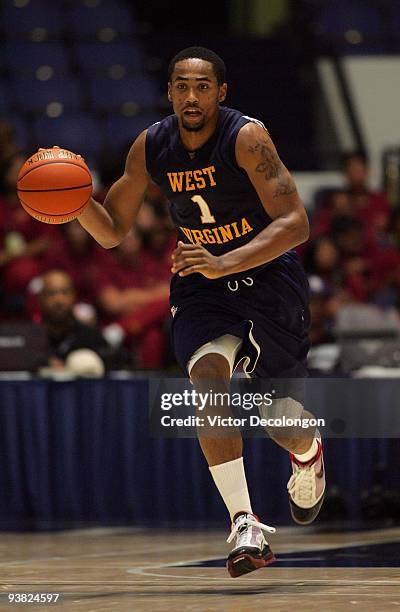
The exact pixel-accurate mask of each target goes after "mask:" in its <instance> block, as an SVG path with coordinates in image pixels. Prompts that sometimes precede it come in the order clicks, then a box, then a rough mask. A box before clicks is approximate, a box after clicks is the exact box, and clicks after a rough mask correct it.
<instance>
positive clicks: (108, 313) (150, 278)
mask: <svg viewBox="0 0 400 612" xmlns="http://www.w3.org/2000/svg"><path fill="white" fill-rule="evenodd" d="M162 266H163V264H162V263H161V265H160V269H161V268H162ZM157 277H158V278H157ZM98 286H99V294H98V302H99V305H100V308H101V310H102V313H103V318H104V319H105V320H106V321H107V322H108V323H115V322H117V323H118V324H119V325H120V326H121V328H122V329H123V331H124V332H125V334H127V341H128V343H130V345H131V346H132V347H133V348H134V350H135V351H136V365H137V366H138V367H141V368H153V369H154V368H160V367H162V365H163V362H164V357H165V352H166V343H167V338H166V333H165V331H164V327H165V323H166V321H167V320H168V319H169V317H170V311H169V301H168V295H169V283H168V282H166V281H165V280H163V276H162V274H160V275H157V265H156V262H155V260H154V258H153V257H151V256H150V255H149V254H148V253H147V252H145V251H144V250H143V249H142V237H141V234H140V233H139V231H138V230H137V229H136V228H134V229H132V230H131V232H130V233H129V234H128V236H127V237H126V238H125V240H124V241H123V242H122V243H121V244H120V245H119V246H118V247H116V248H115V249H114V257H113V259H112V260H110V261H109V262H108V265H107V266H104V267H103V269H102V270H101V272H100V275H99V281H98Z"/></svg>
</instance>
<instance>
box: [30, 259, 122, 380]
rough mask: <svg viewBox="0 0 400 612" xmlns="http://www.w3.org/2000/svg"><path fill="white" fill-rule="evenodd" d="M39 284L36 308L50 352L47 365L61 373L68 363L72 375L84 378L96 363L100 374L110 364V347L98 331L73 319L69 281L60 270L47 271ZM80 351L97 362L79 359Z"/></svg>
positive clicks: (73, 299) (82, 355) (71, 287)
mask: <svg viewBox="0 0 400 612" xmlns="http://www.w3.org/2000/svg"><path fill="white" fill-rule="evenodd" d="M41 280H42V287H41V290H40V293H39V305H40V312H41V317H42V324H43V325H44V326H45V327H46V329H47V334H48V340H49V345H50V351H51V354H50V358H49V364H48V365H49V366H51V367H53V368H56V369H57V368H58V369H63V368H65V367H66V366H67V365H68V364H71V363H72V364H73V370H74V373H80V374H82V375H85V374H87V373H88V364H89V366H90V367H91V368H92V367H93V364H96V363H97V369H98V372H99V373H101V372H100V370H102V371H104V366H105V365H107V364H108V363H109V361H110V357H111V350H110V347H109V345H108V343H107V342H106V340H105V339H104V337H103V336H102V334H101V332H100V331H99V330H98V329H96V328H95V327H92V326H89V325H85V324H83V323H81V322H79V321H78V320H77V319H76V317H75V314H74V304H75V290H74V286H73V283H72V279H71V277H70V276H69V275H68V274H66V273H65V272H63V271H61V270H51V271H49V272H46V273H45V274H44V275H43V277H42V279H41ZM80 349H89V350H90V351H91V352H92V353H94V354H95V355H97V356H98V358H96V357H93V355H92V356H90V353H87V352H86V353H84V354H82V353H81V354H80V357H79V354H78V356H77V355H76V351H78V350H80ZM71 355H72V357H70V356H71ZM99 358H100V361H99ZM77 364H78V365H77ZM79 364H81V371H80V372H79V371H78V370H79Z"/></svg>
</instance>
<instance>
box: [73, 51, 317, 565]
mask: <svg viewBox="0 0 400 612" xmlns="http://www.w3.org/2000/svg"><path fill="white" fill-rule="evenodd" d="M226 94H227V83H226V79H225V64H224V62H223V61H222V59H221V58H220V57H219V56H218V55H216V54H215V53H214V52H213V51H210V50H209V49H205V48H202V47H190V48H189V49H185V50H183V51H181V52H180V53H178V55H176V56H175V57H174V58H173V59H172V61H171V63H170V66H169V71H168V98H169V100H170V102H171V103H172V107H173V111H174V113H173V114H172V115H170V116H168V117H166V118H165V119H163V120H161V121H159V122H157V123H155V124H153V125H152V126H150V127H149V128H148V129H147V130H144V131H143V132H142V133H141V134H140V135H139V136H138V138H137V139H136V140H135V142H134V143H133V145H132V147H131V149H130V152H129V153H128V156H127V160H126V165H125V171H124V174H123V176H122V177H121V178H120V179H118V180H117V181H116V182H115V183H114V184H113V185H112V187H111V189H110V190H109V192H108V194H107V196H106V198H105V201H104V206H103V205H101V204H100V203H98V202H96V201H95V200H94V199H91V200H90V201H89V202H88V204H87V206H86V207H85V209H84V210H83V212H82V214H81V215H80V216H79V218H78V221H79V222H80V223H81V224H82V226H83V227H84V228H85V229H86V230H87V231H88V232H89V233H90V234H91V235H92V236H93V237H94V238H95V239H96V240H97V241H98V242H99V243H100V244H101V245H102V246H104V247H105V248H112V247H115V246H116V245H117V244H119V243H121V242H122V240H123V239H124V238H125V236H127V234H128V233H129V231H130V229H131V227H132V225H133V223H134V221H135V219H136V216H137V213H138V211H139V208H140V206H141V204H142V202H143V199H144V194H145V192H146V189H147V187H148V185H149V182H150V180H153V181H154V182H155V183H156V184H157V185H158V186H159V187H160V188H161V190H162V192H163V194H164V195H165V197H166V198H167V200H168V201H169V208H170V213H171V217H172V220H173V222H174V224H175V226H176V228H177V230H178V244H177V247H176V249H175V250H174V252H173V254H172V272H173V273H174V276H173V279H172V282H171V294H170V306H171V311H172V313H173V315H174V318H173V324H172V335H173V342H174V349H175V354H176V357H177V360H178V362H179V364H180V365H181V367H182V369H183V371H184V372H185V373H186V375H188V376H189V377H190V379H191V381H192V383H193V385H194V386H195V388H196V390H197V391H198V392H199V391H203V390H205V391H209V390H210V387H209V386H208V384H209V381H210V379H212V380H213V393H216V392H217V393H220V392H222V393H223V394H225V393H226V392H228V393H229V385H230V379H231V377H232V373H233V370H234V369H235V368H236V366H237V365H238V363H239V362H241V363H242V364H243V366H244V370H245V372H246V373H247V374H251V373H253V374H254V375H255V376H258V377H264V378H267V379H270V378H274V379H276V378H280V379H285V383H286V385H287V384H288V383H287V379H292V380H293V379H301V378H303V377H305V376H306V375H307V369H306V356H307V351H308V347H309V342H308V337H307V333H308V327H309V322H310V317H309V309H308V284H307V278H306V276H305V273H304V270H303V269H302V266H301V264H300V261H299V259H298V257H297V255H296V253H295V252H294V250H293V249H294V247H296V246H297V245H299V244H301V243H302V242H304V241H305V240H307V239H308V235H309V225H308V219H307V215H306V212H305V209H304V205H303V203H302V201H301V199H300V197H299V195H298V193H297V189H296V186H295V183H294V181H293V178H292V176H291V175H290V173H289V172H288V170H287V168H286V167H285V166H284V164H283V163H282V161H281V159H280V158H279V156H278V153H277V151H276V148H275V146H274V144H273V142H272V140H271V137H270V135H269V133H268V131H267V129H266V128H265V126H264V125H263V124H262V123H261V122H260V121H259V120H256V119H253V118H251V117H248V116H247V115H244V114H243V113H241V112H240V111H237V110H233V109H230V108H227V107H225V106H222V103H223V102H224V100H225V98H226ZM281 384H282V386H285V385H284V383H283V382H282V383H281ZM301 386H302V385H301V381H300V384H297V385H292V387H291V389H290V390H289V391H288V390H287V389H284V390H283V391H282V392H280V393H279V398H277V401H276V403H275V407H276V409H277V411H278V413H279V412H280V411H284V413H285V416H287V415H288V414H289V412H290V414H291V416H294V415H295V414H296V415H297V416H298V417H299V418H304V417H305V418H310V416H311V415H310V414H309V413H307V411H305V410H304V409H303V405H302V401H301V399H300V401H299V399H296V397H298V395H296V389H298V387H301ZM294 387H296V388H294ZM300 395H301V394H300ZM225 408H226V407H225ZM205 410H206V413H205V414H207V415H208V416H211V415H212V414H213V413H215V410H214V408H213V406H211V404H210V405H207V406H206V407H205ZM225 414H226V411H225V413H224V416H225ZM203 416H204V413H203ZM207 422H208V421H207ZM277 428H278V426H277V427H276V428H275V430H274V431H273V432H271V430H269V433H270V434H271V435H272V436H273V437H274V440H275V441H276V442H278V443H279V444H280V445H281V446H283V447H284V448H285V449H287V450H288V451H289V452H290V453H291V454H290V460H291V466H292V476H291V478H290V480H289V482H288V487H287V488H288V493H289V504H290V509H291V513H292V516H293V518H294V520H295V521H296V522H298V523H301V524H308V523H311V522H312V521H313V520H314V519H315V517H316V516H317V514H318V512H319V509H320V507H321V505H322V502H323V498H324V491H325V474H324V466H323V459H322V444H321V440H320V436H319V433H318V431H316V429H315V427H310V428H309V429H307V432H306V436H305V437H300V436H299V435H298V432H293V430H292V431H290V433H287V435H286V436H285V434H282V432H280V433H278V432H277ZM223 433H224V432H223ZM296 433H297V435H295V434H296ZM198 434H199V441H200V445H201V448H202V451H203V453H204V455H205V457H206V459H207V462H208V465H209V468H210V471H211V474H212V477H213V479H214V482H215V484H216V486H217V488H218V490H219V492H220V494H221V496H222V498H223V500H224V502H225V505H226V507H227V509H228V512H229V514H230V516H231V519H232V531H231V534H230V537H229V542H230V541H232V540H234V541H235V544H234V548H233V550H232V551H231V553H230V554H229V556H228V571H229V573H230V575H231V576H232V577H237V576H241V575H242V574H245V573H248V572H251V571H253V570H256V569H258V568H260V567H264V566H266V565H269V564H270V563H272V562H273V561H274V559H275V557H274V555H273V553H272V551H271V549H270V547H269V545H268V542H267V541H266V538H265V534H266V533H268V532H274V531H275V530H274V529H273V528H271V527H268V526H267V525H264V524H262V523H260V521H259V519H258V518H257V517H256V516H255V515H254V514H253V510H252V506H251V502H250V497H249V492H248V487H247V482H246V477H245V472H244V463H243V456H242V454H243V441H242V438H241V436H240V432H239V431H237V430H234V431H232V432H231V431H229V432H228V437H226V435H225V436H224V435H223V437H221V436H219V437H218V436H215V433H214V432H212V433H211V435H207V433H206V434H205V433H204V431H201V430H200V431H199V432H198ZM225 434H226V431H225Z"/></svg>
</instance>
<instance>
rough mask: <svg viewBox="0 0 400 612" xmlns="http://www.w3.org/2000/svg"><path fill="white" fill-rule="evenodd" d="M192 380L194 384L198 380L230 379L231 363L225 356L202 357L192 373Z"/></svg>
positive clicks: (209, 355) (211, 355)
mask: <svg viewBox="0 0 400 612" xmlns="http://www.w3.org/2000/svg"><path fill="white" fill-rule="evenodd" d="M190 378H191V380H192V381H193V382H195V381H197V380H203V379H208V380H218V379H221V378H225V379H226V378H230V367H229V362H228V360H227V359H226V357H224V356H223V355H218V354H217V353H210V354H208V355H204V356H203V357H201V358H200V359H199V360H198V361H196V363H195V364H194V366H193V367H192V369H191V371H190Z"/></svg>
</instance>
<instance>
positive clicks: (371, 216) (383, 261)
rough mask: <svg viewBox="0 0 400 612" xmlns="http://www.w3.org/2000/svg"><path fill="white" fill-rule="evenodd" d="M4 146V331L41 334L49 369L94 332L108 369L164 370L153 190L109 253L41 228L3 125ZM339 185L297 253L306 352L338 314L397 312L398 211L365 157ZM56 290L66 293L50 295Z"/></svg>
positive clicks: (166, 251) (164, 303)
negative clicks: (363, 308) (305, 283)
mask: <svg viewBox="0 0 400 612" xmlns="http://www.w3.org/2000/svg"><path fill="white" fill-rule="evenodd" d="M0 140H1V144H0V147H1V149H0V151H1V159H0V164H1V172H0V228H1V230H0V266H1V276H0V281H1V284H0V288H1V289H0V290H1V294H2V295H1V297H2V299H1V308H0V315H1V320H3V321H7V320H13V321H15V320H19V319H20V320H25V319H27V318H28V319H30V320H31V321H33V322H34V323H37V324H39V323H42V324H44V325H47V326H48V328H49V334H50V337H51V343H52V347H53V353H52V357H53V358H54V359H53V364H54V363H59V362H57V360H60V359H61V356H62V350H63V349H62V346H61V345H62V344H63V343H64V344H65V342H66V337H67V336H68V337H69V338H70V337H71V336H70V335H71V333H72V335H73V334H76V333H78V336H79V335H80V336H82V334H83V336H85V337H87V338H89V337H90V338H92V335H91V332H90V330H88V328H91V329H92V330H93V329H95V328H96V329H98V330H101V334H102V338H103V340H102V342H103V341H104V342H105V345H104V346H109V347H110V351H109V352H108V356H107V357H104V362H105V363H106V365H108V366H109V367H114V368H115V367H128V368H133V369H159V368H165V367H167V366H168V365H172V364H173V363H174V359H173V355H172V353H171V348H170V342H169V326H170V318H171V317H170V310H169V304H168V292H169V279H170V255H171V253H172V250H173V248H174V245H175V232H174V229H173V227H172V224H171V221H170V218H169V216H168V212H167V210H168V206H167V203H166V201H165V199H164V198H163V196H162V194H161V193H160V192H159V190H158V188H157V186H156V185H152V186H151V187H150V189H149V190H148V193H147V194H146V197H145V201H144V202H143V205H142V208H141V210H140V213H139V216H138V218H137V222H136V224H135V227H134V228H133V229H132V230H131V232H130V234H129V235H128V236H127V238H126V240H124V242H123V243H122V244H121V245H119V246H118V247H116V248H114V249H111V250H105V249H103V248H101V247H100V246H99V245H98V244H97V243H96V242H95V240H94V239H93V238H92V237H91V236H90V235H89V234H88V233H87V232H86V231H85V230H83V228H82V227H81V225H80V224H79V222H78V221H73V222H70V223H67V224H65V225H60V226H57V225H47V224H43V223H39V222H38V221H36V220H34V219H33V218H31V217H30V216H29V215H28V214H27V213H26V212H25V211H24V210H23V208H22V207H21V205H20V204H19V201H18V197H17V194H16V180H17V175H18V171H19V169H20V167H21V165H22V163H23V161H24V159H25V157H26V155H25V154H24V153H22V152H21V151H19V150H18V149H17V147H16V146H13V141H12V135H11V133H10V131H9V129H8V128H7V125H6V124H5V123H2V124H1V125H0ZM343 174H344V183H343V188H342V189H329V188H323V189H322V188H321V189H320V191H319V192H318V193H317V194H316V198H315V205H314V207H313V212H312V214H311V238H310V241H309V242H308V243H307V244H305V245H302V246H301V247H300V248H299V252H300V254H301V257H302V259H303V262H304V265H305V268H306V271H307V273H308V276H309V281H310V289H311V311H312V327H311V342H312V344H313V345H314V346H316V345H319V344H324V343H329V342H332V341H334V339H335V338H334V324H335V317H336V314H337V312H338V310H339V309H340V308H341V307H342V306H343V305H345V304H349V303H354V302H355V303H367V302H369V303H375V304H377V305H380V306H382V307H388V306H394V307H397V308H399V307H400V208H394V209H393V208H392V209H390V208H389V205H388V203H387V200H386V197H385V194H384V193H378V192H375V191H372V190H371V189H370V188H369V186H368V161H367V159H366V158H365V157H364V156H363V155H362V154H360V153H354V154H351V155H348V156H346V158H345V159H344V164H343ZM111 181H112V179H111ZM109 182H110V177H109V176H107V177H106V178H105V179H104V180H103V184H104V186H103V188H102V189H99V190H98V193H97V194H96V197H97V199H99V200H102V199H103V198H104V196H105V193H106V192H107V189H108V187H109ZM55 271H59V273H58V274H57V273H56V272H55ZM60 271H61V272H62V274H60ZM50 281H51V282H50ZM56 281H57V282H58V284H60V283H61V285H63V284H64V285H65V287H64V289H63V288H61V289H60V288H58V289H54V288H53V289H52V288H51V287H50V288H49V283H50V285H51V283H53V284H54V282H56ZM57 282H56V284H57ZM52 291H53V294H54V292H55V294H54V295H55V297H54V295H53V294H52V293H51V292H52ZM46 292H47V293H46ZM49 292H50V294H51V295H53V297H54V299H55V302H56V306H55V309H56V311H57V308H60V309H61V311H62V310H63V296H64V298H65V296H67V298H68V299H67V302H68V304H69V309H68V316H66V319H65V320H63V321H61V323H60V322H59V325H55V322H54V320H52V316H53V319H54V311H51V309H50V315H49V310H48V309H47V310H46V306H44V304H45V300H44V296H46V295H47V294H49ZM57 292H58V293H57ZM57 295H58V297H57ZM50 301H51V300H50ZM58 302H59V303H58ZM57 304H58V305H57ZM64 306H65V304H64ZM52 312H53V315H52ZM64 314H65V313H64ZM55 316H56V318H57V313H56V315H55ZM49 317H50V318H49ZM61 318H62V317H61ZM49 320H50V327H49ZM99 333H100V332H99ZM92 339H93V338H92ZM100 344H101V343H100ZM60 346H61V349H60ZM104 346H103V352H104ZM111 349H113V350H111ZM113 351H114V352H113ZM100 352H101V350H100ZM106 352H107V351H106ZM63 357H65V355H64V356H63ZM59 365H60V364H59Z"/></svg>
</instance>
